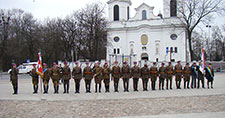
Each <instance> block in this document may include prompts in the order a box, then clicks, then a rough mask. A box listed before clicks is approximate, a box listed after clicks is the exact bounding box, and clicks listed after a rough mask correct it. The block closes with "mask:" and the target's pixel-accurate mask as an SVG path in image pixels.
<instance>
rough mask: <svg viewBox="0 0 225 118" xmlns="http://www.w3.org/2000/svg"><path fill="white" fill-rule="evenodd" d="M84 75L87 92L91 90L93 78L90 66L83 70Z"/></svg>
mask: <svg viewBox="0 0 225 118" xmlns="http://www.w3.org/2000/svg"><path fill="white" fill-rule="evenodd" d="M83 77H84V81H85V87H86V93H90V92H91V80H92V78H93V73H92V69H91V67H90V66H87V67H85V68H84V70H83Z"/></svg>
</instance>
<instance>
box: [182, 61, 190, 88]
mask: <svg viewBox="0 0 225 118" xmlns="http://www.w3.org/2000/svg"><path fill="white" fill-rule="evenodd" d="M183 76H184V89H186V86H187V88H188V89H189V83H190V76H191V67H190V66H189V63H186V66H185V67H184V70H183Z"/></svg>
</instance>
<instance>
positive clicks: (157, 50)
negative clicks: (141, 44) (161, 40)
mask: <svg viewBox="0 0 225 118" xmlns="http://www.w3.org/2000/svg"><path fill="white" fill-rule="evenodd" d="M155 47H156V49H155V54H157V55H158V54H159V44H158V43H157V44H156V45H155Z"/></svg>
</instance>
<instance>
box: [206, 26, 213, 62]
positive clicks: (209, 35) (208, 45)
mask: <svg viewBox="0 0 225 118" xmlns="http://www.w3.org/2000/svg"><path fill="white" fill-rule="evenodd" d="M211 27H212V26H211V25H206V28H209V37H208V39H207V47H208V52H209V61H210V60H211V50H210V49H209V41H210V28H211Z"/></svg>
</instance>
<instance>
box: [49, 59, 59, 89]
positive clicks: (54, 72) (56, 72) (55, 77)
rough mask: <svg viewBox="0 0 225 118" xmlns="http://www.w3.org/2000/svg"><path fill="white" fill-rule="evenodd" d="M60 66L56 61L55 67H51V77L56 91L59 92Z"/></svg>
mask: <svg viewBox="0 0 225 118" xmlns="http://www.w3.org/2000/svg"><path fill="white" fill-rule="evenodd" d="M59 74H60V72H59V68H58V67H57V66H56V63H53V67H52V69H51V75H50V76H51V78H52V83H53V86H54V93H59Z"/></svg>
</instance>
